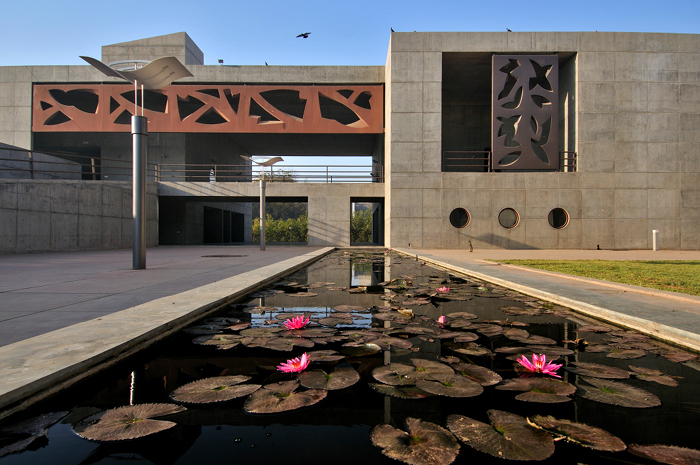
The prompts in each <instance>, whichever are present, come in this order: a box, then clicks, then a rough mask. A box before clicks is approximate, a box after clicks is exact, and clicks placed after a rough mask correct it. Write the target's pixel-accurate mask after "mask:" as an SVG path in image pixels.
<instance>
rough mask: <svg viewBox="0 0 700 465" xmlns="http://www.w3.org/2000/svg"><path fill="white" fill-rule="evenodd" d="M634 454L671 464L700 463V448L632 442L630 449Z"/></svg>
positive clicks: (696, 464)
mask: <svg viewBox="0 0 700 465" xmlns="http://www.w3.org/2000/svg"><path fill="white" fill-rule="evenodd" d="M628 450H629V451H630V452H631V453H632V454H634V455H636V456H638V457H644V458H645V459H650V460H654V461H656V462H659V463H667V464H669V465H698V464H700V450H697V449H688V448H685V447H676V446H665V445H661V444H655V445H639V444H630V446H629V449H628Z"/></svg>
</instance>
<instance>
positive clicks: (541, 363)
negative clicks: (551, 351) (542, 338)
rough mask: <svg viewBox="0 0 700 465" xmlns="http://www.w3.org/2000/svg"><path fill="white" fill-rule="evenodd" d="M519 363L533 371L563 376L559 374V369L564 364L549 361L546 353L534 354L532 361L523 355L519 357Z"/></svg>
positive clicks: (557, 376)
mask: <svg viewBox="0 0 700 465" xmlns="http://www.w3.org/2000/svg"><path fill="white" fill-rule="evenodd" d="M518 363H519V364H520V365H522V366H523V367H524V368H525V369H526V370H527V371H529V372H531V373H541V374H543V375H549V376H554V377H556V378H561V376H559V375H558V374H557V370H558V369H559V368H561V367H562V366H561V365H558V364H556V363H552V362H548V361H547V356H546V355H544V354H542V355H537V354H532V362H530V360H528V359H527V358H526V357H525V356H524V355H522V356H521V357H520V358H519V359H518Z"/></svg>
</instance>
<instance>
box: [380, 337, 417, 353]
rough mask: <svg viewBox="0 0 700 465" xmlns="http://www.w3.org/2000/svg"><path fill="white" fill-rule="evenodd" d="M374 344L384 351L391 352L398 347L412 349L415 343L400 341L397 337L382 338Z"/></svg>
mask: <svg viewBox="0 0 700 465" xmlns="http://www.w3.org/2000/svg"><path fill="white" fill-rule="evenodd" d="M372 342H373V343H374V344H376V345H378V346H379V347H381V348H382V349H384V350H389V349H392V348H394V347H397V348H399V349H410V348H411V347H413V343H412V342H411V341H407V340H406V339H399V338H397V337H380V338H378V339H375V340H374V341H372Z"/></svg>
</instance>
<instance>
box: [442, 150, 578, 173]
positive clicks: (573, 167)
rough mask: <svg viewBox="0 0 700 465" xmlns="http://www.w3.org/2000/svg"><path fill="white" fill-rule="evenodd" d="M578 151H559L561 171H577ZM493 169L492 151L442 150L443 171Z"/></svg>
mask: <svg viewBox="0 0 700 465" xmlns="http://www.w3.org/2000/svg"><path fill="white" fill-rule="evenodd" d="M577 169H578V166H577V153H576V152H573V151H562V152H559V171H563V172H567V173H571V172H575V171H577ZM492 170H493V160H492V156H491V152H489V151H485V150H484V151H478V150H463V151H458V150H449V151H445V152H442V171H443V172H469V173H486V172H489V171H492Z"/></svg>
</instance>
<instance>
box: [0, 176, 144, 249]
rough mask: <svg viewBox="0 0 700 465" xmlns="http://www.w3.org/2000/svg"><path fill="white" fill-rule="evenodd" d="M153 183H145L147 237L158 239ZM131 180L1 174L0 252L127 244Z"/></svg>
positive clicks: (128, 241) (114, 246)
mask: <svg viewBox="0 0 700 465" xmlns="http://www.w3.org/2000/svg"><path fill="white" fill-rule="evenodd" d="M155 194H156V186H155V184H153V183H148V185H147V199H146V204H147V205H146V208H147V220H146V223H147V238H146V243H147V245H148V246H149V247H150V246H155V245H157V244H158V208H157V207H158V206H157V198H156V195H155ZM131 199H132V197H131V183H121V182H113V183H112V182H110V183H107V182H101V181H65V180H61V181H40V180H31V181H30V180H0V253H14V252H44V251H60V250H76V249H101V248H121V247H130V246H131V245H132V239H133V238H132V234H133V233H132V222H133V220H132V212H131V209H132V200H131Z"/></svg>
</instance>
